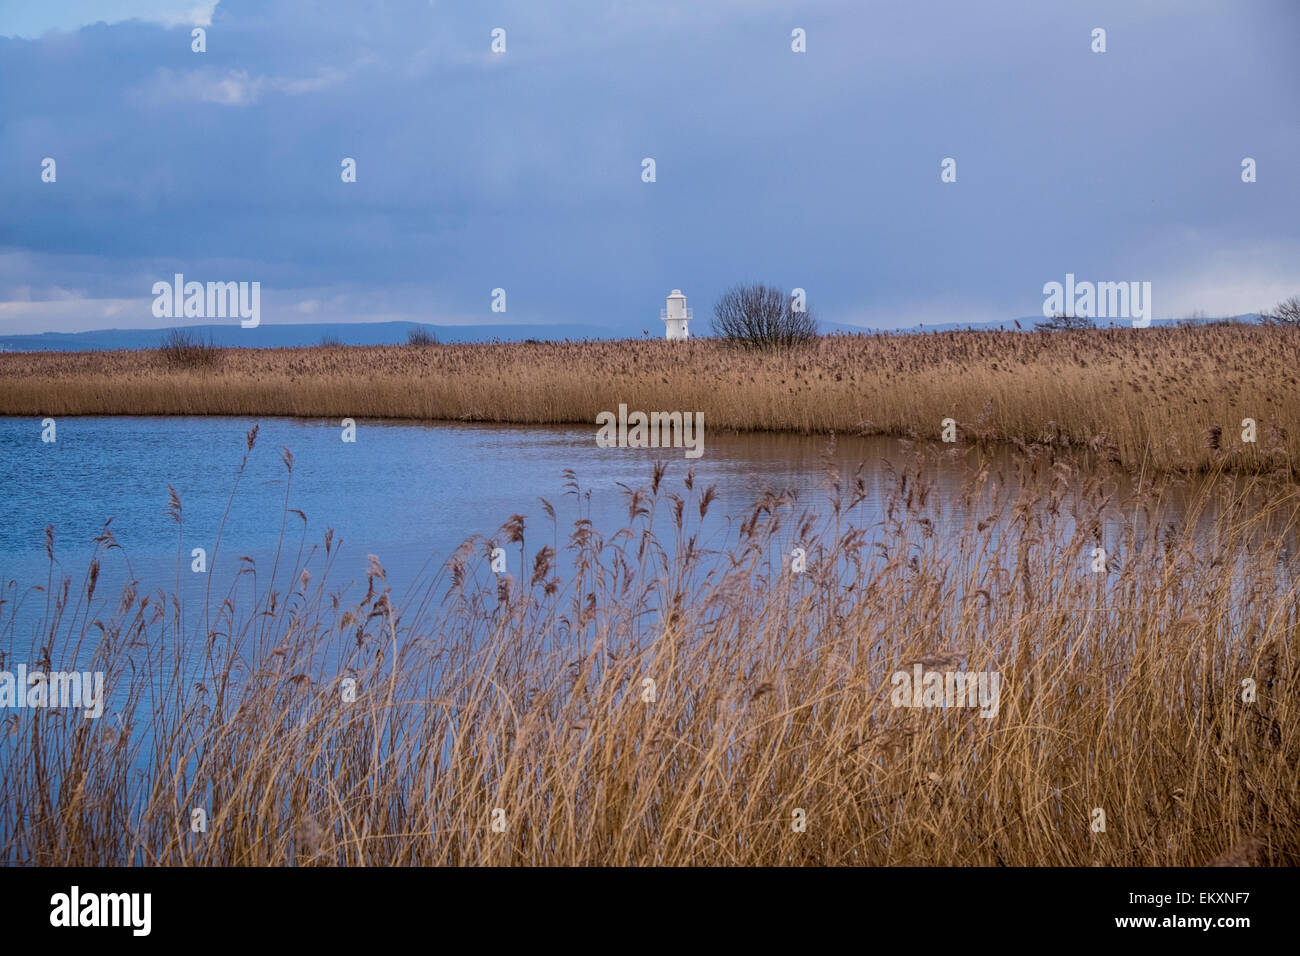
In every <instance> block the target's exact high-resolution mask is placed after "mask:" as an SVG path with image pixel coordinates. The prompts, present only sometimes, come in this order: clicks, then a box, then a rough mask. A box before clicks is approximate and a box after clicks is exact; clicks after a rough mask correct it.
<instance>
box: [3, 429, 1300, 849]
mask: <svg viewBox="0 0 1300 956" xmlns="http://www.w3.org/2000/svg"><path fill="white" fill-rule="evenodd" d="M251 444H252V441H251V439H250V445H251ZM258 453H260V452H259V451H250V454H258ZM928 454H929V453H928V452H926V453H921V452H917V453H916V458H915V460H914V461H911V462H908V463H907V464H906V466H905V467H903V466H901V464H900V466H899V467H898V468H897V469H896V470H894V479H893V481H892V484H891V486H890V488H889V490H888V491H887V493H886V494H885V495H884V499H883V500H882V501H880V502H879V509H876V508H875V507H874V503H873V508H872V510H870V511H869V512H864V510H863V509H864V507H865V497H866V496H865V492H864V490H863V486H862V484H861V481H860V476H858V475H855V476H848V475H841V474H840V473H839V471H838V470H836V469H834V468H833V466H831V467H830V473H829V474H828V482H829V487H830V491H829V493H828V498H827V501H826V502H825V503H824V504H819V505H818V506H817V507H818V509H819V513H816V514H815V513H813V511H812V510H810V506H809V504H808V503H805V502H800V501H798V500H796V499H795V498H794V496H792V495H790V494H787V493H776V492H774V493H771V494H768V495H767V496H765V497H764V498H763V499H762V500H760V501H758V502H757V503H756V504H755V505H754V507H753V508H752V509H751V510H750V511H749V513H747V514H744V515H741V516H740V518H741V520H740V521H739V522H738V523H736V524H734V525H732V526H731V527H732V528H733V529H734V533H733V534H732V535H731V536H730V537H729V538H727V539H726V540H725V541H724V540H723V538H722V537H720V536H719V529H720V528H721V527H722V526H723V525H724V524H725V522H724V520H723V519H722V517H721V516H720V515H719V514H718V513H717V509H716V506H715V507H714V508H712V509H711V508H710V507H709V505H708V502H706V500H705V499H706V498H710V497H711V492H712V490H711V489H710V488H704V487H701V486H700V484H699V483H697V482H695V481H694V480H693V478H692V476H691V475H690V474H689V473H684V472H683V471H682V470H681V469H682V467H683V466H682V465H681V463H674V464H672V465H670V466H668V467H667V469H665V468H664V467H663V466H659V467H657V468H656V470H655V472H654V473H653V474H652V475H651V476H650V480H649V482H648V483H647V484H646V485H645V486H643V487H640V488H635V489H628V491H627V493H626V494H627V505H628V514H629V518H628V525H627V527H626V528H625V529H622V530H619V531H614V530H613V529H598V528H596V527H594V526H593V524H592V523H591V521H589V520H587V519H586V518H579V519H578V520H577V521H576V522H575V523H574V524H573V525H572V526H571V527H570V528H568V529H562V528H559V527H557V526H556V525H555V519H554V511H553V510H551V509H550V508H549V506H548V508H547V509H546V510H547V511H548V513H549V520H546V519H543V520H541V521H539V522H537V523H536V524H534V523H533V519H531V518H530V517H528V516H527V515H514V516H510V517H509V519H508V521H507V522H506V524H505V525H504V526H503V527H502V529H501V530H500V531H499V532H497V534H496V535H495V536H494V539H493V540H490V541H487V540H470V541H468V542H466V544H465V545H464V546H463V547H462V548H461V549H459V550H458V551H457V552H456V553H455V554H454V555H452V556H451V557H450V558H448V559H447V561H446V564H445V566H444V567H443V568H442V570H441V571H440V572H439V573H437V574H436V575H435V576H433V577H430V578H428V579H426V580H424V581H422V582H421V584H420V585H419V586H417V587H416V588H413V589H412V590H411V591H410V592H409V593H407V594H405V595H394V594H392V593H390V590H389V587H388V585H387V584H386V580H385V578H386V575H385V572H384V569H383V567H382V565H381V564H380V560H379V558H378V557H372V559H371V560H370V564H369V567H368V570H367V571H366V576H367V585H368V586H367V588H366V594H365V595H364V597H360V599H359V600H358V597H359V595H358V594H357V592H358V591H359V590H360V588H359V587H358V588H356V589H354V590H352V591H349V592H340V591H338V590H332V589H331V588H330V587H329V586H327V585H326V583H325V581H326V579H327V578H330V577H334V576H339V575H341V576H342V577H344V578H345V579H347V578H349V577H350V576H351V575H350V573H349V572H348V570H347V569H339V568H336V567H334V563H335V562H336V560H337V556H338V552H337V547H336V546H335V547H334V548H333V549H331V546H330V544H329V540H330V539H329V538H328V537H327V539H326V545H325V547H324V549H323V554H318V555H317V556H316V557H315V558H314V559H313V562H314V565H313V568H312V573H310V574H308V573H304V572H305V571H307V570H308V569H307V568H304V567H302V566H299V565H298V564H297V563H296V562H294V561H289V560H285V561H284V563H283V566H280V570H279V571H278V572H273V578H274V579H273V580H270V581H267V580H265V578H264V577H262V576H258V575H255V574H254V573H253V571H252V569H251V567H250V568H248V569H246V570H245V571H244V572H243V573H241V574H240V575H239V576H238V577H236V579H235V581H234V583H233V584H232V585H231V586H230V589H229V592H228V593H227V594H225V595H224V596H223V595H219V594H218V595H213V596H212V601H211V605H210V607H208V608H198V609H195V608H192V607H186V606H185V604H184V602H183V601H178V600H173V599H172V598H171V596H170V595H163V594H161V593H157V594H151V593H146V592H145V591H143V590H137V589H136V588H135V587H134V586H132V587H129V588H127V590H126V591H125V592H124V593H123V594H122V595H121V596H111V597H106V596H103V595H101V596H99V597H98V598H95V597H94V596H93V595H92V594H91V593H88V591H89V590H93V579H88V582H83V583H82V584H81V586H80V587H77V586H74V587H72V588H70V589H68V590H62V589H61V588H60V587H59V586H58V583H57V581H56V582H55V584H54V591H55V592H56V593H55V594H54V595H53V596H52V597H51V603H50V605H49V610H48V611H47V612H46V614H47V617H46V619H45V620H44V621H43V622H42V624H41V626H40V628H39V629H38V630H36V632H35V633H37V634H38V635H39V636H38V637H37V638H36V640H35V643H34V645H33V646H32V647H31V648H30V649H29V650H27V652H26V653H27V654H28V657H27V659H42V660H48V661H50V662H51V663H52V666H53V667H56V668H57V667H59V666H60V664H61V663H63V662H70V661H72V660H84V659H85V658H86V657H87V656H89V657H90V658H91V659H92V661H93V664H94V666H95V667H96V669H101V670H103V671H105V672H106V673H107V675H108V677H107V682H108V686H109V689H110V693H113V694H115V695H116V697H115V698H114V702H113V704H112V705H111V707H110V711H111V716H109V717H105V718H104V719H102V720H98V721H87V720H85V719H83V718H82V716H81V715H80V714H79V713H76V714H73V713H70V712H65V711H58V710H46V711H40V712H31V711H28V712H25V713H23V714H22V715H19V714H11V715H6V716H4V717H2V718H0V719H3V720H4V721H5V723H4V725H2V729H3V732H2V733H0V766H3V767H4V768H5V772H4V773H3V774H0V860H3V861H4V862H7V863H11V864H26V865H50V864H73V865H116V864H128V863H135V864H145V865H157V864H199V865H236V864H239V865H360V864H367V865H371V866H375V865H383V866H395V865H405V864H501V865H507V864H510V865H513V864H554V865H593V864H604V865H628V864H635V865H701V864H714V865H719V864H743V865H893V864H916V865H1089V864H1096V865H1135V866H1188V865H1203V864H1208V863H1211V862H1218V863H1220V864H1255V865H1292V866H1293V865H1296V864H1297V863H1300V735H1297V729H1300V728H1298V725H1300V697H1298V696H1297V694H1296V692H1295V688H1296V677H1297V666H1296V665H1297V661H1296V640H1297V636H1300V631H1298V629H1300V593H1298V587H1300V585H1298V583H1297V573H1296V571H1297V562H1296V553H1297V552H1296V521H1297V518H1300V493H1298V492H1297V489H1296V488H1295V486H1294V485H1287V484H1271V483H1268V482H1266V481H1264V480H1262V479H1251V480H1249V481H1239V482H1228V481H1224V480H1222V479H1221V478H1220V477H1218V476H1213V477H1208V478H1207V477H1201V478H1194V479H1178V481H1177V483H1173V482H1170V481H1167V480H1166V479H1160V481H1159V482H1158V483H1156V484H1155V485H1153V484H1152V483H1151V482H1150V481H1149V480H1146V481H1144V482H1143V483H1142V485H1141V486H1140V487H1139V488H1137V489H1136V490H1134V491H1131V492H1122V493H1117V491H1116V488H1117V487H1119V486H1118V485H1114V484H1111V483H1110V481H1109V479H1107V478H1105V477H1095V476H1085V475H1083V474H1082V473H1080V472H1079V471H1077V470H1076V468H1075V465H1074V464H1073V463H1072V462H1071V459H1070V457H1068V456H1066V455H1065V454H1063V453H1061V452H1059V451H1058V450H1056V449H1050V448H1042V447H1037V448H1030V449H1028V450H1027V452H1026V453H1024V454H1023V455H1020V456H1018V464H1017V465H1016V466H1015V471H1014V473H1011V474H1002V473H999V471H998V468H997V466H996V465H992V464H989V463H987V462H984V461H982V459H981V458H980V455H979V453H978V450H972V451H970V452H969V455H970V456H971V459H972V462H971V464H972V476H971V478H970V479H969V481H968V483H967V485H966V487H965V488H964V489H959V491H958V494H957V498H955V499H953V498H949V499H948V500H949V501H952V500H959V501H963V502H965V508H964V510H963V511H961V513H960V514H957V516H956V517H954V513H953V512H951V511H950V510H947V507H946V505H942V504H941V503H940V499H941V498H943V497H944V496H941V495H939V494H937V493H936V494H931V491H932V490H933V488H932V485H931V477H932V475H933V474H934V467H933V461H932V460H931V459H930V458H928V457H927V456H928ZM288 467H289V462H288V460H287V459H286V468H288ZM289 477H291V475H290V476H289ZM569 480H570V490H571V492H572V493H573V494H574V495H575V497H577V500H579V501H581V497H578V496H580V494H581V488H580V485H579V483H578V478H577V477H576V476H573V475H570V476H569ZM1175 499H1177V501H1178V502H1180V503H1179V504H1177V505H1176V506H1175V505H1174V504H1173V502H1174V501H1175ZM182 514H183V511H182V509H181V507H180V505H179V504H177V505H176V507H175V517H177V519H178V520H179V518H180V516H181V515H182ZM1099 541H1104V542H1105V543H1106V547H1107V550H1108V551H1109V553H1110V568H1109V570H1108V571H1107V572H1106V573H1092V572H1091V571H1090V567H1089V564H1090V559H1091V556H1092V555H1093V549H1094V548H1095V547H1096V546H1097V544H1098V542H1099ZM539 542H548V543H551V544H553V545H554V547H552V546H550V544H548V545H546V546H541V547H539V546H538V544H539ZM101 544H102V545H104V546H105V547H106V548H107V550H105V551H103V553H101V554H98V555H97V556H96V560H97V561H103V562H109V561H116V562H120V561H121V560H122V558H121V556H120V554H119V553H118V552H117V551H116V550H115V549H112V548H111V547H109V546H110V545H111V544H112V541H111V536H110V535H108V534H107V532H106V536H105V538H103V539H102V540H101ZM796 544H798V545H800V546H802V547H804V548H805V549H806V550H807V555H808V570H807V572H806V573H803V574H792V573H791V572H790V567H791V565H790V554H791V550H792V548H793V547H794V546H795V545H796ZM493 545H499V546H504V547H506V548H507V549H508V551H509V552H510V553H511V561H510V563H511V565H512V567H517V568H519V569H520V572H521V577H520V578H509V579H501V580H498V578H497V576H495V575H493V574H491V573H490V572H489V571H488V570H487V567H488V562H487V561H486V560H485V559H484V555H485V553H486V551H487V550H488V549H489V548H490V547H492V546H493ZM530 546H531V547H530ZM720 547H722V548H725V553H723V554H716V553H715V554H710V553H708V552H707V551H705V550H703V549H705V548H714V549H716V548H720ZM516 558H517V562H516ZM220 560H221V558H220V557H219V556H216V557H215V558H214V561H220ZM227 560H229V559H227ZM279 562H280V557H278V556H277V565H279ZM525 577H526V579H527V580H525ZM499 585H500V586H499ZM344 594H351V597H350V598H349V599H346V600H345V599H344V597H343V595H344ZM16 596H17V595H16V594H15V593H14V591H13V590H12V589H11V590H10V592H9V593H6V594H4V595H3V597H4V598H5V599H6V600H7V601H8V602H9V603H7V604H0V646H3V647H5V648H7V649H8V650H7V651H6V653H5V657H6V663H9V662H12V661H13V660H14V657H13V654H14V651H13V648H14V647H15V646H16V645H17V643H18V639H19V633H20V631H19V629H18V628H17V627H16V626H15V623H14V620H13V618H12V616H9V617H8V618H6V617H4V616H3V615H4V613H5V612H6V609H8V610H9V613H10V615H11V614H12V608H13V599H14V598H15V597H16ZM21 633H32V632H31V631H28V630H23V631H21ZM913 662H922V663H924V664H925V665H926V666H935V667H944V668H947V667H964V668H966V669H967V670H968V671H972V672H978V671H996V672H998V673H1000V674H1001V678H1002V681H1003V692H1002V696H1001V701H1000V707H999V709H998V712H997V715H996V716H995V717H992V718H984V717H981V716H979V714H978V712H976V711H974V710H971V709H961V708H956V709H948V710H939V709H912V708H907V707H897V708H896V707H893V706H892V705H891V702H890V693H889V692H890V674H891V673H892V672H894V671H895V670H897V669H899V668H900V667H908V666H910V665H911V664H912V663H913ZM1244 679H1250V680H1251V681H1253V682H1254V686H1255V687H1256V689H1257V694H1258V696H1257V699H1255V700H1254V701H1253V702H1247V701H1244V700H1243V699H1242V681H1243V680H1244ZM647 680H651V681H653V682H654V683H653V685H648V684H647V683H646V681H647ZM349 681H355V688H356V699H355V701H351V702H349V701H348V700H347V699H346V695H345V693H344V691H345V688H346V687H347V686H348V682H349ZM194 808H202V809H204V810H205V812H206V814H207V816H208V823H207V830H206V832H201V833H195V832H192V830H191V826H190V822H191V813H192V810H193V809H194ZM1097 808H1100V809H1102V810H1104V812H1105V816H1106V829H1105V831H1104V832H1094V830H1093V827H1092V822H1093V820H1094V819H1095V817H1094V811H1095V810H1096V809H1097ZM797 810H802V811H803V812H804V819H806V829H804V830H803V831H802V832H800V830H799V829H797V828H796V826H795V825H794V824H795V821H796V819H797V816H796V811H797ZM497 811H500V813H497ZM494 821H495V822H497V823H499V825H500V829H499V831H498V830H494V829H493V822H494Z"/></svg>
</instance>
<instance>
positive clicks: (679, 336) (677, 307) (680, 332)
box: [659, 289, 693, 342]
mask: <svg viewBox="0 0 1300 956" xmlns="http://www.w3.org/2000/svg"><path fill="white" fill-rule="evenodd" d="M659 318H661V319H663V320H664V322H666V323H667V330H666V332H665V335H664V338H666V339H668V341H670V342H674V341H685V339H686V336H687V334H688V333H687V328H686V324H687V323H688V322H690V321H691V319H692V318H693V315H692V313H691V310H690V309H688V308H686V296H684V295H682V290H681V289H673V292H672V295H670V296H668V308H666V309H662V310H660V312H659Z"/></svg>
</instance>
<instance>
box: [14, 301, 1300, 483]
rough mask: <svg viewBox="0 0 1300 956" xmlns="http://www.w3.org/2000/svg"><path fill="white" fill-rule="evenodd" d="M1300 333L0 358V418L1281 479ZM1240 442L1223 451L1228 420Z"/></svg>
mask: <svg viewBox="0 0 1300 956" xmlns="http://www.w3.org/2000/svg"><path fill="white" fill-rule="evenodd" d="M1298 374H1300V329H1297V328H1287V327H1261V326H1250V325H1216V326H1201V327H1178V328H1173V327H1152V328H1146V329H1133V328H1114V329H1098V330H1084V331H1075V332H1055V333H1018V332H996V331H972V332H945V333H936V334H926V335H884V334H878V335H863V336H829V337H825V338H822V339H820V340H818V341H817V342H816V343H814V344H812V345H810V346H808V347H807V348H802V349H797V350H793V351H787V352H783V353H768V354H754V353H752V352H746V351H743V350H737V349H733V348H728V347H727V346H725V345H723V344H721V343H719V342H715V341H709V340H692V341H690V342H685V343H681V342H663V341H659V340H655V341H620V342H563V343H514V344H492V345H436V346H430V347H427V348H411V347H403V346H389V347H351V348H339V347H317V348H305V349H260V350H259V349H228V350H225V354H224V355H223V356H221V360H220V361H219V362H218V363H216V365H215V367H213V368H211V369H183V368H175V367H172V366H169V364H168V363H167V362H166V360H165V358H164V357H163V356H160V355H159V354H157V353H154V352H148V351H138V352H126V351H122V352H84V353H48V352H47V353H19V354H8V355H0V414H3V415H32V416H42V417H43V416H47V415H52V416H59V415H249V416H263V415H286V416H304V417H325V418H338V419H342V418H353V419H357V420H360V419H364V418H410V419H425V420H452V421H475V422H503V423H518V424H555V423H584V422H585V423H594V422H595V420H596V415H597V414H598V413H599V412H601V411H614V410H616V409H617V407H618V405H619V403H626V404H627V406H628V407H629V409H633V410H643V411H651V410H660V411H691V412H694V411H702V412H704V415H705V422H706V426H707V427H708V428H714V429H718V428H721V429H734V430H740V431H761V430H771V431H794V432H801V433H828V432H837V433H840V434H847V433H858V434H881V435H891V436H920V437H926V438H938V437H939V436H940V433H941V424H940V423H941V422H942V421H943V420H944V419H946V418H952V419H954V420H955V421H956V422H957V423H958V438H959V440H960V441H992V440H1001V441H1020V442H1023V443H1026V444H1029V443H1035V442H1037V443H1050V444H1053V445H1055V446H1058V447H1078V446H1088V445H1092V446H1093V447H1094V448H1097V449H1100V450H1102V451H1104V454H1105V455H1106V457H1108V458H1111V459H1113V460H1116V461H1119V462H1122V463H1123V464H1125V465H1126V466H1128V467H1130V468H1132V469H1134V470H1140V469H1144V468H1146V469H1155V470H1168V471H1184V472H1187V471H1193V472H1195V471H1206V472H1210V471H1216V470H1224V469H1227V470H1234V471H1241V472H1256V473H1264V472H1272V471H1280V472H1284V473H1287V474H1290V475H1292V476H1294V475H1297V474H1300V428H1297V426H1296V423H1297V421H1300V382H1298V381H1297V375H1298ZM1247 418H1250V419H1253V420H1254V421H1255V422H1256V426H1257V440H1256V441H1255V442H1254V443H1248V442H1244V441H1242V440H1241V435H1242V428H1243V426H1242V424H1241V423H1242V421H1243V419H1247Z"/></svg>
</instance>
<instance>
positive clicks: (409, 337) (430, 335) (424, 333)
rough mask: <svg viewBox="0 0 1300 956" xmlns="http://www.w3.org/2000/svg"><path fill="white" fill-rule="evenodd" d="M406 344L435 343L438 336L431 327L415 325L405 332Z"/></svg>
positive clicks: (421, 344)
mask: <svg viewBox="0 0 1300 956" xmlns="http://www.w3.org/2000/svg"><path fill="white" fill-rule="evenodd" d="M406 344H407V345H418V346H423V345H437V344H438V336H437V333H435V332H434V331H433V330H432V329H430V328H426V327H425V326H423V325H417V326H415V327H414V328H412V329H410V330H408V331H407V333H406Z"/></svg>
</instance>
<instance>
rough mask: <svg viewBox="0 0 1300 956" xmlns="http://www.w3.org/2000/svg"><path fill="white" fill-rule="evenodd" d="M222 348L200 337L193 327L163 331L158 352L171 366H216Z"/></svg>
mask: <svg viewBox="0 0 1300 956" xmlns="http://www.w3.org/2000/svg"><path fill="white" fill-rule="evenodd" d="M221 352H222V350H221V348H220V347H219V346H218V345H216V343H214V342H213V341H212V337H211V335H210V334H209V336H208V339H207V341H204V340H203V339H202V338H200V336H199V334H198V333H197V332H195V331H194V330H193V329H168V330H167V331H166V332H164V333H163V337H162V342H161V343H159V345H158V353H159V354H160V355H161V356H162V358H163V361H164V362H165V363H166V364H167V366H168V367H169V368H177V369H204V368H214V367H216V365H217V364H219V362H220V361H221Z"/></svg>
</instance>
